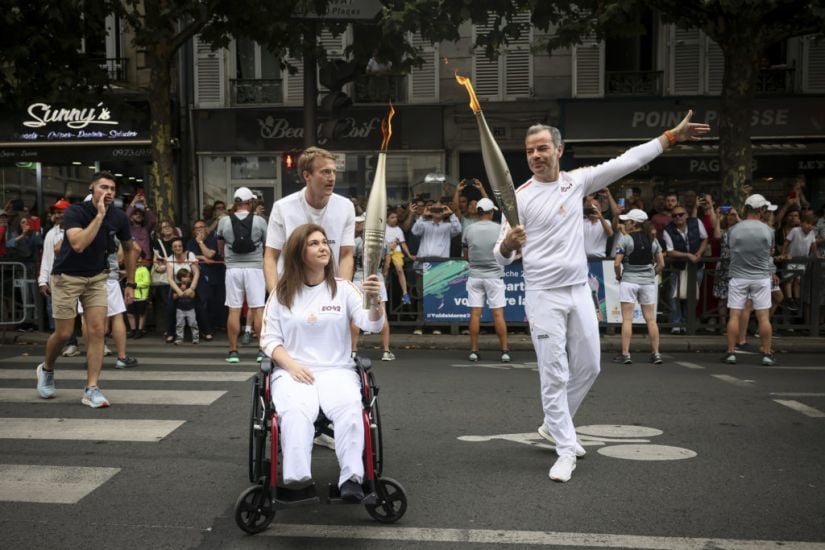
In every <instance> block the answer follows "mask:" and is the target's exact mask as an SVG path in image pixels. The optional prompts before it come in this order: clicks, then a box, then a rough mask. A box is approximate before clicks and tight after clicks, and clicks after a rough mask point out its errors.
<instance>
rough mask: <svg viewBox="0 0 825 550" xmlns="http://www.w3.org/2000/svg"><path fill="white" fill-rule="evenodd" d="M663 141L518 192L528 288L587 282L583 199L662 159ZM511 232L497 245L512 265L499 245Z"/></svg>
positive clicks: (497, 250)
mask: <svg viewBox="0 0 825 550" xmlns="http://www.w3.org/2000/svg"><path fill="white" fill-rule="evenodd" d="M661 153H662V146H661V144H660V143H659V139H658V138H656V139H652V140H650V141H648V142H647V143H643V144H642V145H637V146H636V147H633V148H631V149H628V150H627V151H626V152H625V153H624V154H622V155H620V156H618V157H616V158H614V159H612V160H609V161H607V162H604V163H602V164H599V165H598V166H589V167H587V168H580V169H578V170H574V171H572V172H560V173H559V179H558V180H556V181H553V182H550V183H546V182H540V181H537V180H535V179H531V180H529V181H528V182H527V183H525V184H524V185H522V186H521V187H519V188H518V190H516V202H517V204H518V215H519V221H521V224H522V225H523V226H524V231H525V233H526V234H527V242H526V243H525V245H524V247H523V248H522V251H521V253H522V257H523V265H524V283H525V286H526V288H527V290H546V289H552V288H561V287H565V286H570V285H575V284H582V283H585V282H587V256H586V255H585V253H584V229H583V224H584V218H582V199H584V196H585V195H588V194H590V193H595V192H596V191H598V190H599V189H604V188H605V187H607V186H608V185H610V184H611V183H613V182H614V181H616V180H618V179H620V178H622V177H624V176H626V175H627V174H629V173H631V172H634V171H636V170H638V169H639V168H641V167H642V166H644V165H645V164H647V163H648V162H650V161H651V160H653V159H654V158H656V157H657V156H659V155H660V154H661ZM509 230H510V224H509V223H507V222H505V223H503V224H502V227H501V235H500V237H499V240H498V242H497V243H496V247H495V250H494V252H495V255H496V260H497V261H498V262H499V263H500V264H502V265H509V264H510V263H512V262H513V260H514V259H515V256H516V253H515V251H514V252H513V253H512V255H511V256H510V257H509V258H505V257H504V256H502V255H501V249H500V247H501V241H502V240H503V239H504V237H505V236H506V235H507V232H508V231H509Z"/></svg>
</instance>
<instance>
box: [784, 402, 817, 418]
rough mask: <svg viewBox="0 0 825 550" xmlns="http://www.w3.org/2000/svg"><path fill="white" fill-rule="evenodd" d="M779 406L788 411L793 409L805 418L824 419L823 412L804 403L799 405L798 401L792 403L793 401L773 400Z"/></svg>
mask: <svg viewBox="0 0 825 550" xmlns="http://www.w3.org/2000/svg"><path fill="white" fill-rule="evenodd" d="M774 401H776V402H777V403H779V404H780V405H785V406H786V407H788V408H789V409H793V410H795V411H796V412H799V413H802V414H804V415H805V416H809V417H811V418H825V412H822V411H820V410H819V409H815V408H813V407H809V406H808V405H806V404H804V403H800V402H799V401H794V400H793V399H774Z"/></svg>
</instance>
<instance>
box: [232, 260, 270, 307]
mask: <svg viewBox="0 0 825 550" xmlns="http://www.w3.org/2000/svg"><path fill="white" fill-rule="evenodd" d="M225 284H226V303H225V304H224V305H226V306H227V307H231V308H236V309H240V308H242V307H243V302H244V297H245V298H246V303H247V305H248V306H249V307H250V308H259V307H264V304H265V303H266V284H265V283H264V270H263V269H258V268H256V267H229V268H227V269H226V283H225Z"/></svg>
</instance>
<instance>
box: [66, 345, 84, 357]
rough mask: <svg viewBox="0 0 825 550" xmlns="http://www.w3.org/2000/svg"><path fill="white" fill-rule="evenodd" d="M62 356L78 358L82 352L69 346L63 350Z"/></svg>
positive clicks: (75, 347)
mask: <svg viewBox="0 0 825 550" xmlns="http://www.w3.org/2000/svg"><path fill="white" fill-rule="evenodd" d="M62 355H63V357H77V356H78V355H80V350H79V349H78V348H77V346H75V345H69V346H66V349H64V350H63V353H62Z"/></svg>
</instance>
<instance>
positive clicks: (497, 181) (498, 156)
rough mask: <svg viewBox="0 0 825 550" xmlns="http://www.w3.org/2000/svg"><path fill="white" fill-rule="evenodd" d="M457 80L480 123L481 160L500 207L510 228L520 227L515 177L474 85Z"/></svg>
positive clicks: (467, 80)
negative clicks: (467, 95)
mask: <svg viewBox="0 0 825 550" xmlns="http://www.w3.org/2000/svg"><path fill="white" fill-rule="evenodd" d="M455 79H456V80H457V81H458V83H459V84H461V85H463V86H464V87H465V88H467V93H469V94H470V109H472V110H473V114H475V116H476V122H477V123H478V134H479V137H480V139H481V158H482V159H483V160H484V170H486V171H487V177H488V178H489V179H490V187H492V189H493V194H494V195H495V196H496V199H497V200H498V203H499V206H501V211H502V213H503V214H504V217H505V218H506V219H507V221H508V222H509V223H510V227H515V226H517V225H519V221H518V207H517V206H516V189H515V186H513V177H512V176H511V175H510V169H509V168H507V163H506V162H505V161H504V155H503V154H502V153H501V149H500V148H499V146H498V143H496V140H495V139H494V138H493V133H492V132H491V131H490V128H489V127H488V126H487V120H486V119H485V118H484V113H483V112H481V104H480V103H479V102H478V98H477V97H476V93H475V91H474V90H473V85H472V84H471V83H470V79H469V78H467V77H464V76H460V75H459V74H456V75H455Z"/></svg>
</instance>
